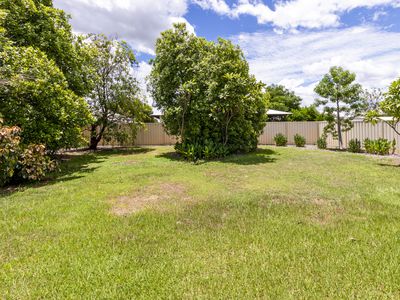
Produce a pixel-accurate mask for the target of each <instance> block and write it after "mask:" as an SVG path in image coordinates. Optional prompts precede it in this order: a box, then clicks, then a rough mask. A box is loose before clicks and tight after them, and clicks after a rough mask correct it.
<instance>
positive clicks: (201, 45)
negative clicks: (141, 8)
mask: <svg viewBox="0 0 400 300" xmlns="http://www.w3.org/2000/svg"><path fill="white" fill-rule="evenodd" d="M152 64H153V70H152V72H151V75H150V77H149V90H150V92H151V94H152V96H153V99H154V100H155V102H156V104H157V107H158V108H159V109H160V110H162V111H163V112H164V117H163V121H164V124H165V126H166V129H167V130H168V132H169V133H170V134H172V135H177V136H179V137H180V139H181V140H182V142H184V143H189V144H192V145H194V144H199V145H200V146H199V147H200V148H203V146H204V145H205V143H206V141H212V142H213V143H215V144H221V145H224V146H227V147H228V148H229V149H230V150H229V151H230V152H236V151H243V152H247V151H251V150H253V149H255V148H256V146H257V138H258V135H259V133H260V131H261V130H262V129H263V127H264V124H265V120H266V105H267V102H268V97H269V95H268V94H265V93H263V87H264V86H263V84H261V83H259V82H257V81H256V79H255V78H254V76H250V75H249V66H248V64H247V62H246V60H245V59H244V55H243V53H242V51H241V50H240V48H239V47H237V46H235V45H233V44H232V43H231V42H229V41H227V40H224V39H219V40H218V42H216V43H214V42H208V41H206V40H205V39H203V38H198V37H196V36H195V35H193V34H190V33H189V32H188V31H187V30H186V27H185V25H184V24H175V25H174V28H173V29H171V30H167V31H165V32H163V33H162V34H161V38H159V39H158V40H157V44H156V57H155V59H154V60H153V61H152Z"/></svg>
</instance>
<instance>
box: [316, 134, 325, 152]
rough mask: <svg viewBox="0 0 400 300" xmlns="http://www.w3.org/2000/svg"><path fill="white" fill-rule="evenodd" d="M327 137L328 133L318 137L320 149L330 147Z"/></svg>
mask: <svg viewBox="0 0 400 300" xmlns="http://www.w3.org/2000/svg"><path fill="white" fill-rule="evenodd" d="M326 139H327V136H326V134H323V135H322V136H320V137H319V138H318V139H317V147H318V149H326V148H328V143H327V141H326Z"/></svg>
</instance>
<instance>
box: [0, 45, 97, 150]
mask: <svg viewBox="0 0 400 300" xmlns="http://www.w3.org/2000/svg"><path fill="white" fill-rule="evenodd" d="M0 60H1V61H2V62H3V64H2V65H0V74H1V76H2V78H4V80H5V81H6V83H5V84H3V85H0V101H1V103H2V105H1V106H0V113H1V114H2V115H3V116H4V123H5V124H6V125H19V126H20V127H21V129H22V135H21V137H22V142H23V143H24V144H30V143H35V144H44V145H46V146H47V148H48V149H49V150H57V149H60V148H63V147H72V146H76V145H77V143H79V138H80V134H81V128H82V127H83V126H85V125H87V124H88V122H89V120H90V113H89V110H88V108H87V105H86V103H85V101H84V99H83V98H80V97H78V96H76V95H75V94H74V93H73V92H72V91H71V90H69V89H68V83H67V81H66V79H65V77H64V74H63V73H62V72H61V71H60V70H59V68H58V67H57V66H56V65H55V63H54V62H53V61H50V60H49V59H48V58H47V56H46V55H45V54H44V53H43V52H41V51H40V50H37V49H34V48H32V47H14V46H6V47H5V48H4V49H3V51H2V52H0Z"/></svg>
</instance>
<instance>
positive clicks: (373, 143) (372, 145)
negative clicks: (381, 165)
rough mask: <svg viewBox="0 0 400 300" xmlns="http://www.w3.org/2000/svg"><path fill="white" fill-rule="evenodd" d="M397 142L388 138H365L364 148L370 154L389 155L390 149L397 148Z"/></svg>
mask: <svg viewBox="0 0 400 300" xmlns="http://www.w3.org/2000/svg"><path fill="white" fill-rule="evenodd" d="M395 147H396V143H394V144H393V143H392V142H390V141H389V140H387V139H383V138H380V139H377V140H370V139H365V140H364V148H365V151H366V152H367V153H369V154H376V155H389V154H390V150H391V149H393V150H396V149H395Z"/></svg>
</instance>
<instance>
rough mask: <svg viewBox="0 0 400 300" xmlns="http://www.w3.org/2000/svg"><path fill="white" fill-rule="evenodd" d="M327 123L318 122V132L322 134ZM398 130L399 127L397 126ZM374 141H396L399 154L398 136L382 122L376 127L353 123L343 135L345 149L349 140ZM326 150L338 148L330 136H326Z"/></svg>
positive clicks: (399, 141)
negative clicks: (382, 139)
mask: <svg viewBox="0 0 400 300" xmlns="http://www.w3.org/2000/svg"><path fill="white" fill-rule="evenodd" d="M326 124H327V123H326V122H320V124H319V132H320V133H321V134H322V132H323V130H324V127H325V125H326ZM398 128H399V129H400V126H398ZM367 138H368V139H371V140H376V139H379V138H384V139H388V140H389V141H392V140H393V139H395V140H396V144H397V151H396V152H397V153H400V144H399V143H400V136H399V135H398V134H396V133H395V132H394V130H393V129H392V128H391V127H390V126H389V125H387V124H385V123H384V122H379V123H378V124H376V125H372V124H371V123H366V122H362V121H355V122H354V127H353V128H352V129H351V130H349V131H346V132H344V133H343V146H344V147H345V148H347V147H348V145H349V142H350V140H351V139H358V140H360V141H361V142H364V140H365V139H367ZM327 144H328V148H338V147H339V142H338V140H337V139H334V138H333V137H332V135H330V134H329V135H328V138H327Z"/></svg>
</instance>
